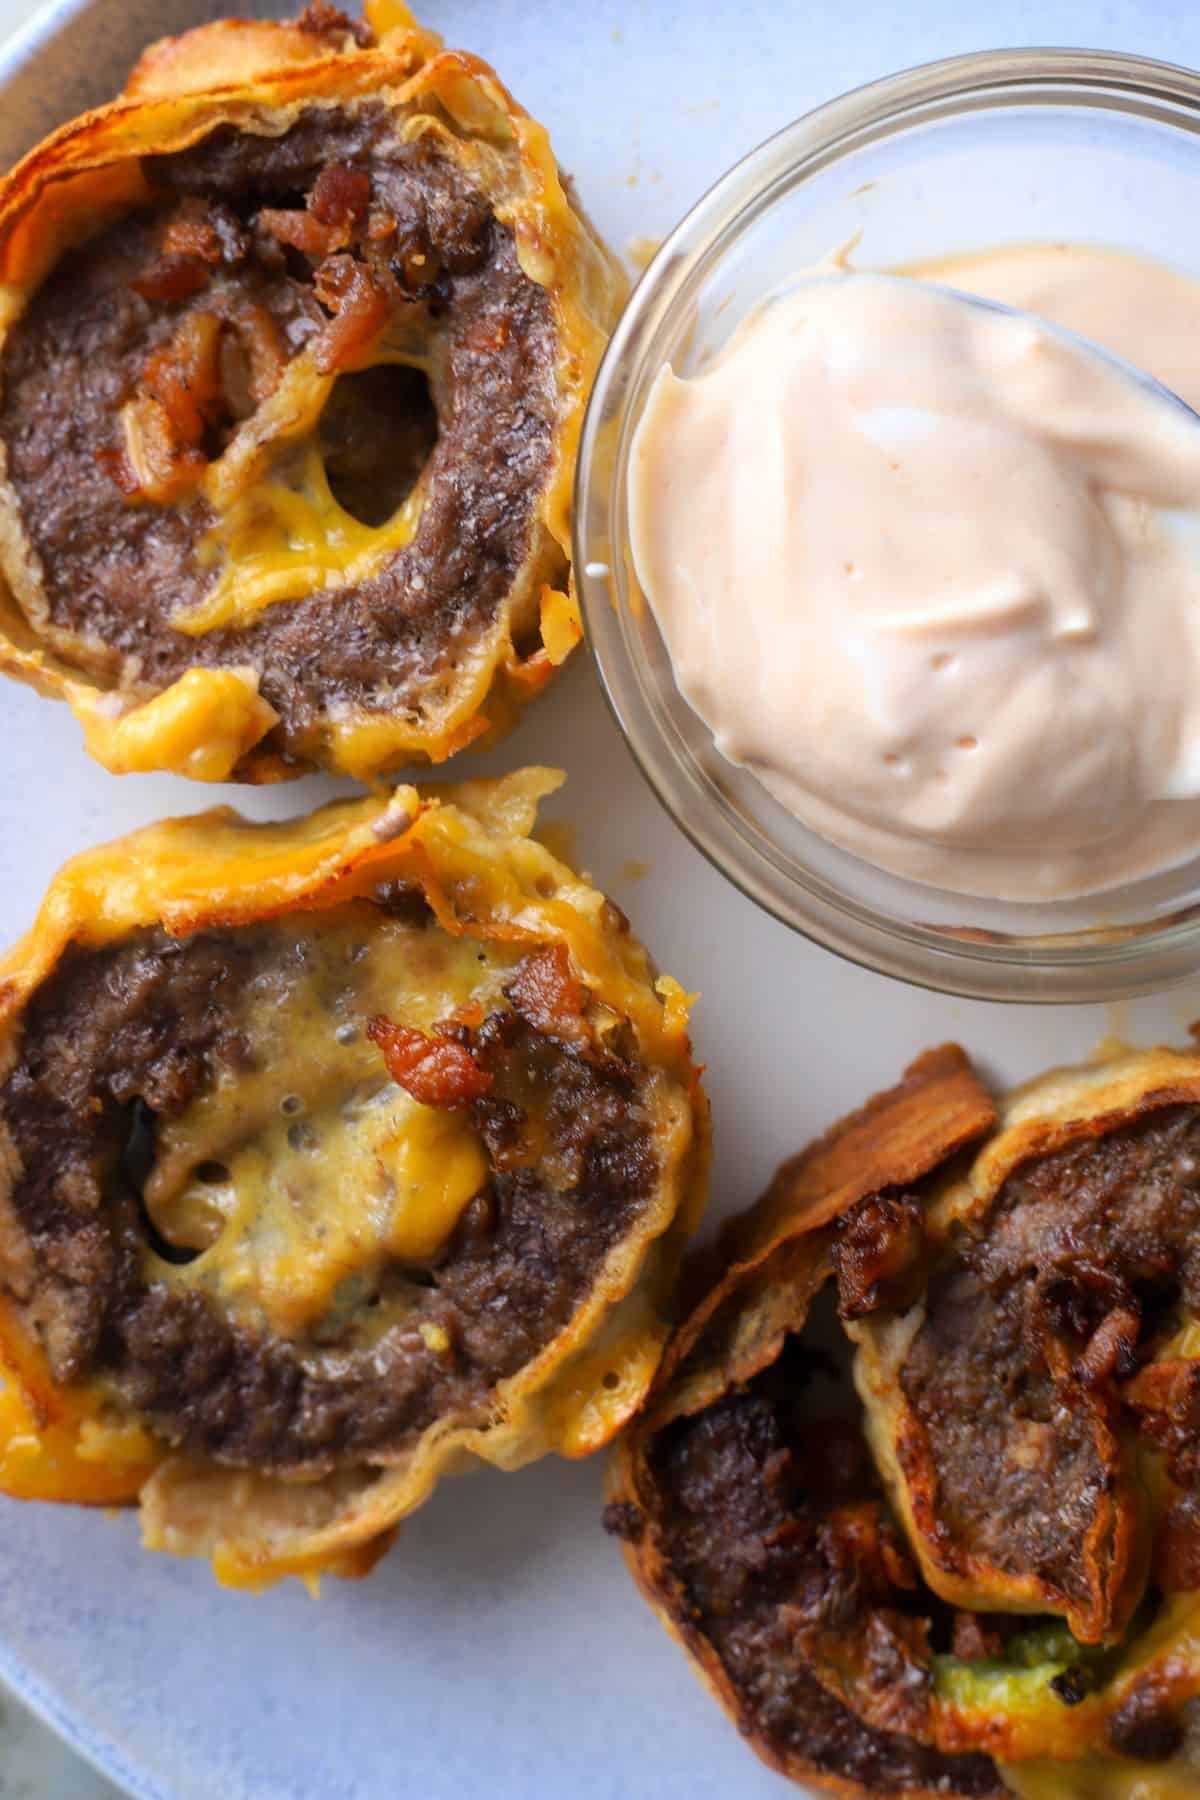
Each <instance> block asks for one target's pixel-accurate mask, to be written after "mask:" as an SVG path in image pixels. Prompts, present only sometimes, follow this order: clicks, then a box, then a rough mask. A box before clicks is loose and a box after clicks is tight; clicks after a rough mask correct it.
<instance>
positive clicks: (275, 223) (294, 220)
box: [254, 206, 347, 262]
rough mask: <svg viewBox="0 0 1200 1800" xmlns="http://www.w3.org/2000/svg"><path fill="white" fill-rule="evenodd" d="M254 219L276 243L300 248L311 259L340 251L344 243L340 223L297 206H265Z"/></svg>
mask: <svg viewBox="0 0 1200 1800" xmlns="http://www.w3.org/2000/svg"><path fill="white" fill-rule="evenodd" d="M254 222H255V224H256V225H257V226H258V227H259V229H260V230H262V231H266V232H269V233H270V235H271V236H272V237H273V238H275V239H276V240H277V242H279V243H281V244H288V245H289V246H290V247H291V248H292V249H293V250H302V251H303V252H304V254H305V256H311V257H312V258H313V260H314V262H315V261H318V260H319V259H320V258H321V257H323V256H328V255H329V254H330V253H331V251H334V250H341V249H342V248H343V247H344V246H345V244H346V242H347V238H346V233H345V231H344V229H343V228H342V227H341V226H340V225H336V224H329V223H326V222H324V221H322V220H321V219H318V218H317V217H316V215H315V214H314V213H311V212H308V211H306V210H305V209H304V208H303V207H299V206H286V207H280V206H264V207H263V209H262V211H261V212H259V213H256V215H255V220H254Z"/></svg>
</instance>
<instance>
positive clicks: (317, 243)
mask: <svg viewBox="0 0 1200 1800" xmlns="http://www.w3.org/2000/svg"><path fill="white" fill-rule="evenodd" d="M370 204H371V178H370V176H369V175H368V174H367V173H366V171H365V170H363V169H352V168H350V167H349V165H348V164H346V163H330V164H329V166H328V167H327V168H324V169H322V170H321V173H320V174H319V175H318V176H317V179H316V181H315V183H314V184H313V190H312V193H311V194H310V195H309V196H308V205H307V207H306V208H301V207H277V206H264V207H263V208H262V210H261V212H259V213H258V214H257V215H256V218H255V224H256V225H257V226H258V228H259V229H260V230H261V231H266V232H268V233H269V234H270V236H271V237H273V238H275V239H276V241H277V242H278V243H281V244H289V245H290V246H291V247H292V249H293V250H301V251H303V253H304V255H305V256H310V257H311V258H312V259H313V261H314V262H319V261H320V260H321V259H322V258H323V257H327V256H331V255H332V254H333V252H334V251H335V250H344V249H345V248H346V247H347V245H348V244H350V243H352V242H353V240H354V238H355V237H356V235H358V233H360V232H361V231H362V230H363V228H364V227H365V226H366V223H367V214H368V211H369V208H370Z"/></svg>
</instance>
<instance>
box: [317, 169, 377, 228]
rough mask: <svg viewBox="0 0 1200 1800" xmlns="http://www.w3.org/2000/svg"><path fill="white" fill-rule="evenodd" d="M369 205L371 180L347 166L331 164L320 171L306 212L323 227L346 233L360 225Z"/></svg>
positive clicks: (359, 170) (364, 173)
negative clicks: (330, 227) (337, 227)
mask: <svg viewBox="0 0 1200 1800" xmlns="http://www.w3.org/2000/svg"><path fill="white" fill-rule="evenodd" d="M370 204H371V177H370V176H369V175H368V174H367V172H366V170H365V169H352V168H350V167H349V165H348V164H347V163H330V164H328V166H327V167H326V168H324V169H322V170H321V173H320V174H319V175H318V176H317V179H316V181H315V183H314V184H313V191H312V193H311V194H310V195H309V196H308V209H309V211H310V212H311V213H312V214H313V216H314V218H317V219H319V220H320V221H321V223H322V225H341V226H343V227H344V228H345V229H347V230H350V229H353V228H355V227H357V226H360V225H362V223H363V222H364V220H365V219H366V216H367V209H368V208H369V206H370Z"/></svg>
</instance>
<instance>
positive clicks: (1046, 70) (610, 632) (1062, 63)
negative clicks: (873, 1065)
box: [573, 47, 1200, 1003]
mask: <svg viewBox="0 0 1200 1800" xmlns="http://www.w3.org/2000/svg"><path fill="white" fill-rule="evenodd" d="M1039 103H1040V104H1043V105H1047V106H1056V107H1063V106H1068V107H1072V106H1073V107H1079V108H1088V107H1091V108H1098V109H1101V110H1105V111H1109V112H1114V113H1124V114H1128V115H1130V116H1132V117H1135V118H1139V119H1143V120H1145V119H1149V120H1151V121H1155V122H1158V123H1161V124H1167V125H1172V126H1175V127H1177V128H1179V129H1182V130H1185V131H1190V132H1192V133H1194V134H1195V135H1196V136H1197V137H1198V138H1200V73H1198V72H1196V71H1194V70H1191V69H1187V68H1183V67H1180V66H1177V65H1176V64H1173V63H1166V62H1159V61H1156V60H1154V59H1152V58H1149V57H1141V56H1134V55H1130V54H1127V53H1125V52H1122V51H1106V50H1086V49H1062V48H1049V47H1047V48H1031V49H1016V50H985V51H976V52H972V53H969V54H967V55H963V56H954V57H948V58H945V59H944V60H942V61H938V62H932V63H923V64H921V65H919V66H917V67H915V68H912V69H906V70H903V71H901V72H900V73H898V74H895V75H889V76H885V77H884V78H883V79H881V80H878V81H873V82H870V83H868V84H867V85H865V86H863V87H859V88H855V89H853V90H851V91H850V92H848V93H845V94H842V95H840V96H838V97H837V98H836V99H833V100H829V101H826V102H825V103H824V104H823V105H821V106H819V107H817V108H815V109H814V110H813V111H811V112H808V113H806V114H804V115H803V116H802V117H801V118H799V119H797V120H795V121H794V122H793V123H792V124H790V125H787V126H785V127H784V128H783V129H782V130H781V131H779V132H777V133H776V134H775V135H774V136H772V137H770V138H768V139H767V140H766V141H765V142H764V143H762V144H760V145H759V146H758V147H757V148H756V149H754V150H751V151H750V152H749V153H748V154H747V155H746V156H745V157H743V158H742V159H741V160H740V161H739V162H737V163H735V164H734V165H733V167H732V168H730V169H729V170H728V171H727V172H726V174H724V175H723V176H721V178H720V179H719V180H718V181H717V182H716V183H715V184H714V185H713V186H712V187H711V188H709V189H708V191H707V192H706V193H705V194H703V195H702V196H701V197H700V199H699V200H698V201H697V202H696V203H695V205H694V206H693V207H692V208H691V210H690V211H689V212H688V213H686V214H685V216H684V217H683V218H682V219H681V220H680V222H679V224H678V225H676V226H675V228H674V229H673V230H672V232H671V233H670V235H669V236H668V237H667V238H665V239H664V241H663V243H662V244H661V246H660V247H659V249H658V251H657V253H656V255H655V256H654V259H653V261H652V262H651V263H650V265H649V267H648V268H647V269H646V271H645V273H644V274H643V276H642V278H641V280H640V281H639V282H638V284H637V286H636V287H635V288H634V291H633V294H632V296H631V298H630V301H629V304H628V306H627V307H626V309H625V311H624V313H623V314H622V316H621V319H620V321H619V322H618V324H617V328H616V330H615V332H614V333H613V336H612V338H611V340H610V342H609V345H608V349H607V351H606V353H605V356H604V358H603V360H602V362H601V365H600V368H599V371H598V373H597V376H596V380H595V383H594V386H593V389H592V395H591V400H590V403H589V406H588V410H587V415H586V418H585V420H584V426H583V431H582V435H581V440H580V448H579V459H578V465H577V469H576V478H575V498H574V527H573V529H574V572H575V579H576V582H577V586H578V591H579V596H580V600H581V603H582V611H583V618H584V628H585V634H586V637H587V640H588V644H589V647H590V650H591V652H592V656H593V659H594V661H595V664H596V667H597V670H598V672H599V676H600V683H601V687H602V688H603V691H604V694H605V697H606V699H607V701H608V704H609V707H610V709H611V711H612V713H613V716H614V718H615V720H616V722H617V725H618V727H619V728H620V730H621V733H622V735H623V736H624V738H625V740H626V742H627V743H628V745H629V747H630V750H631V751H632V753H633V756H634V758H635V760H636V762H637V763H638V766H639V767H640V769H641V771H642V774H643V775H644V776H645V778H646V780H647V781H648V782H649V784H650V786H651V788H652V789H653V790H654V792H655V794H656V795H657V797H658V799H659V801H660V803H661V804H662V805H663V806H664V807H665V809H666V811H667V812H668V813H669V814H670V816H671V817H672V818H673V819H674V821H675V823H676V824H677V825H678V826H679V827H680V829H681V830H682V831H683V832H684V833H685V834H686V836H687V837H688V838H690V840H691V841H692V843H693V844H694V845H695V846H696V848H697V849H698V850H700V852H701V853H702V854H703V855H704V856H705V857H706V858H707V859H708V861H709V862H710V863H712V864H713V866H714V867H715V868H716V869H718V870H719V871H720V873H721V874H723V875H724V876H725V877H726V878H727V879H728V880H729V881H731V882H732V883H733V884H734V885H735V886H736V887H738V888H739V889H740V890H741V891H742V892H743V893H744V894H745V895H746V896H747V897H748V898H749V899H751V900H753V901H754V902H755V903H756V904H757V905H759V906H761V907H763V908H764V909H765V910H766V911H767V912H769V913H771V914H772V915H773V916H774V917H775V918H777V919H779V920H780V921H781V922H782V923H784V924H785V925H788V926H790V927H791V928H792V929H793V930H795V931H798V932H800V933H801V934H802V935H803V936H805V937H807V938H809V939H811V940H812V941H814V942H815V943H818V944H820V945H822V946H823V947H824V948H826V949H828V950H832V951H833V952H835V953H836V954H837V955H839V956H842V957H844V958H845V959H847V960H848V961H850V962H853V963H856V964H858V965H860V966H861V967H864V968H868V969H871V970H873V971H875V972H876V973H879V974H882V975H888V976H892V977H895V978H897V979H899V980H902V981H906V982H908V983H910V984H912V985H915V986H918V987H926V988H931V989H934V990H936V991H939V992H942V993H950V994H958V995H962V996H964V997H966V998H969V999H979V1000H999V1001H1012V1002H1030V1001H1037V1002H1074V1003H1081V1002H1089V1001H1101V1000H1114V999H1121V998H1126V997H1129V996H1132V995H1136V994H1144V993H1149V992H1155V991H1162V990H1164V989H1167V988H1171V987H1175V986H1178V985H1180V984H1181V983H1183V982H1185V981H1187V980H1189V979H1191V978H1192V977H1193V976H1195V974H1196V973H1197V972H1198V971H1200V904H1197V905H1188V906H1186V907H1185V909H1184V910H1183V912H1182V913H1181V914H1180V915H1179V916H1177V917H1168V918H1167V919H1165V920H1163V921H1156V922H1150V923H1147V924H1146V925H1145V926H1143V927H1138V926H1130V927H1128V928H1127V929H1126V930H1124V931H1121V932H1117V933H1111V932H1099V931H1098V932H1096V933H1094V934H1092V933H1087V932H1081V933H1074V934H1067V935H1064V936H1059V937H1054V936H1050V937H1041V938H1032V937H1031V938H1021V937H1010V938H1008V939H1001V940H999V941H995V942H979V941H968V940H964V939H961V938H959V939H956V938H953V937H951V936H948V935H946V934H945V933H942V932H939V931H938V930H937V929H936V928H932V927H927V926H923V925H920V924H915V923H912V922H910V921H907V920H901V919H897V918H894V917H890V916H888V915H887V914H884V913H882V912H879V911H878V910H877V909H875V908H873V907H871V906H870V905H869V904H868V903H866V902H863V901H861V900H859V899H857V898H851V897H850V896H845V897H841V896H837V895H835V894H834V893H833V891H832V889H831V888H830V887H829V885H828V884H827V883H825V882H823V881H822V882H814V884H813V886H811V887H810V886H808V885H806V884H804V883H803V882H801V881H798V880H797V879H795V878H794V877H792V876H790V875H788V874H787V873H786V872H785V871H783V870H782V869H781V868H780V867H779V866H778V864H777V863H776V862H775V861H773V860H772V859H771V858H770V857H768V856H766V855H765V854H764V853H763V852H761V851H759V850H758V849H757V847H756V846H754V845H751V844H748V843H747V841H746V840H745V839H744V838H743V837H742V836H741V835H740V834H739V833H738V832H737V831H736V829H735V827H734V826H733V825H732V823H731V822H730V821H729V820H728V819H727V818H725V817H724V816H723V814H722V813H721V811H720V809H719V808H718V806H717V804H716V801H715V796H713V795H710V794H706V793H704V792H703V791H700V790H698V789H697V788H696V786H695V784H694V783H693V782H692V781H691V780H690V779H688V778H687V777H686V776H685V774H684V771H683V769H682V767H681V764H680V762H679V759H678V757H677V756H676V754H675V752H674V749H673V747H672V745H671V743H670V742H669V740H668V738H667V737H666V735H665V733H664V732H663V730H662V727H661V723H660V721H659V719H658V716H657V713H656V711H655V709H654V708H653V707H652V706H650V705H648V704H647V703H646V700H645V697H644V695H643V693H642V692H641V690H640V687H639V684H638V682H637V680H636V679H635V676H634V672H633V670H632V667H631V666H629V665H630V658H629V653H628V647H627V645H626V643H625V641H624V637H623V633H622V627H621V622H620V618H619V614H618V612H617V608H616V605H615V603H614V600H613V597H612V594H611V591H610V586H609V579H610V578H609V576H608V574H607V572H606V573H604V574H600V573H598V572H596V569H595V565H596V564H597V563H600V564H601V565H602V566H604V567H605V568H606V569H607V562H608V554H609V553H608V550H607V547H608V545H609V543H610V542H611V541H612V522H613V514H612V507H613V501H614V497H615V493H616V489H617V487H618V484H619V483H620V482H621V480H622V479H623V460H622V459H620V458H617V459H610V458H609V457H608V456H606V455H603V454H599V453H598V451H599V439H600V436H601V433H602V432H603V431H604V430H605V428H606V427H611V425H612V424H613V421H614V420H615V419H618V418H619V417H620V414H621V411H622V408H623V401H624V395H625V391H626V389H627V387H628V386H629V383H630V378H631V371H632V370H633V369H635V368H636V367H637V364H638V360H639V358H640V357H641V355H642V354H643V352H644V351H645V349H646V346H647V345H648V344H650V343H652V342H653V340H654V337H655V335H656V330H657V328H658V326H659V324H660V322H661V321H662V320H663V318H664V316H665V314H666V313H667V312H668V311H669V310H670V309H671V308H673V307H674V306H675V305H676V304H678V303H680V302H681V301H682V300H684V299H686V296H687V295H688V294H689V293H690V292H693V291H694V290H695V287H696V286H697V285H698V282H699V279H700V277H701V275H702V274H703V273H704V272H705V271H707V270H708V269H709V268H711V266H712V265H713V263H714V262H715V261H718V260H719V258H720V254H721V250H722V247H723V245H725V244H726V243H727V242H728V241H729V239H730V238H731V237H732V236H733V235H734V234H735V232H737V231H740V230H742V229H744V228H745V227H746V226H747V225H748V224H750V223H751V222H752V221H753V220H754V219H755V218H756V217H757V216H758V215H759V213H760V212H762V211H763V210H764V209H765V208H767V207H768V206H769V205H771V204H772V203H773V202H774V201H775V200H776V199H777V198H778V197H779V196H780V195H781V193H783V192H785V191H787V190H790V189H791V188H792V187H795V186H797V185H799V184H800V183H801V182H802V181H804V180H805V179H806V178H807V177H809V176H810V175H813V174H815V173H817V172H818V171H819V170H821V169H823V168H825V167H827V166H829V165H830V164H832V163H834V162H837V161H839V160H841V159H842V158H843V157H844V156H846V155H848V154H849V153H850V152H852V151H853V150H855V149H858V148H862V147H864V146H866V145H868V144H871V143H874V142H878V141H880V140H882V139H884V138H886V137H888V136H891V135H893V134H894V133H896V132H898V131H903V130H907V129H909V128H911V127H912V126H914V125H916V124H919V123H925V122H932V121H935V120H944V119H947V118H953V117H955V116H958V115H961V114H965V113H974V112H979V111H983V110H990V109H997V108H1005V107H1013V106H1030V105H1035V104H1039ZM1197 156H1198V158H1200V143H1198V145H1197ZM595 545H602V546H604V548H605V552H606V553H605V555H603V556H601V554H600V552H599V550H598V549H597V548H595V547H593V546H595ZM611 554H612V556H613V560H614V561H615V560H616V556H617V552H616V551H615V549H614V551H613V552H612V553H611ZM589 571H590V572H589ZM1197 901H1198V902H1200V893H1198V894H1197Z"/></svg>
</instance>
